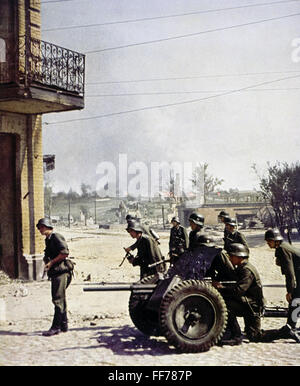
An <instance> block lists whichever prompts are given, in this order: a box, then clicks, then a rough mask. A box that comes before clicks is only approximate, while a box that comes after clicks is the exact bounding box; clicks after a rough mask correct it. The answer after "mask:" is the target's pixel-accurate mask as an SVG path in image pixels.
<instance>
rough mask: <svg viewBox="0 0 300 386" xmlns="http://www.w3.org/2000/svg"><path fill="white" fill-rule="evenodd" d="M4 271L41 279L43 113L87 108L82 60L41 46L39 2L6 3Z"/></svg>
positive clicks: (0, 226) (1, 176) (1, 154)
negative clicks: (39, 227)
mask: <svg viewBox="0 0 300 386" xmlns="http://www.w3.org/2000/svg"><path fill="white" fill-rule="evenodd" d="M0 9H1V19H0V165H1V167H0V268H1V269H2V270H4V271H5V272H6V273H7V274H9V275H10V276H11V277H14V278H24V279H37V278H38V269H39V267H38V266H39V265H40V266H41V264H38V262H39V261H40V260H41V256H42V253H43V250H44V240H43V237H42V236H41V235H40V234H39V232H38V231H37V229H36V227H35V224H36V223H37V220H38V219H39V218H41V217H43V216H44V196H43V153H42V124H41V117H42V114H43V113H50V112H60V111H61V112H62V111H68V110H77V109H82V108H83V107H84V71H85V57H84V55H82V54H80V53H77V52H74V51H71V50H68V49H66V48H62V47H59V46H56V45H55V44H52V43H48V42H44V41H42V40H41V17H40V0H0Z"/></svg>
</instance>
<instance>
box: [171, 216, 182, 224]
mask: <svg viewBox="0 0 300 386" xmlns="http://www.w3.org/2000/svg"><path fill="white" fill-rule="evenodd" d="M173 221H176V222H177V223H178V224H180V220H179V217H178V216H174V217H172V220H171V222H173Z"/></svg>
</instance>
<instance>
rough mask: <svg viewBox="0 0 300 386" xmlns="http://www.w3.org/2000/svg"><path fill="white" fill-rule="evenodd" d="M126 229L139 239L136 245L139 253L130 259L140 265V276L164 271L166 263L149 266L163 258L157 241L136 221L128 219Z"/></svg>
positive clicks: (134, 264) (127, 250)
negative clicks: (144, 232) (145, 232)
mask: <svg viewBox="0 0 300 386" xmlns="http://www.w3.org/2000/svg"><path fill="white" fill-rule="evenodd" d="M126 230H127V232H128V233H129V234H130V236H131V237H132V238H133V239H136V240H137V241H136V243H135V244H134V245H135V246H136V248H137V250H138V254H137V256H136V257H134V258H129V259H128V261H129V263H131V264H132V265H133V266H137V265H139V266H140V278H141V279H142V278H143V277H146V276H149V275H154V274H156V273H157V272H164V270H165V264H164V263H162V264H158V265H157V266H156V267H151V268H149V267H148V266H149V264H153V263H155V262H157V261H161V260H163V256H162V253H161V251H160V249H159V247H158V245H157V243H156V242H155V241H154V240H153V239H152V238H150V237H148V236H147V235H144V234H143V229H142V228H141V226H140V224H138V223H136V222H135V221H128V225H127V228H126ZM129 250H131V249H130V247H129V248H125V251H126V252H129Z"/></svg>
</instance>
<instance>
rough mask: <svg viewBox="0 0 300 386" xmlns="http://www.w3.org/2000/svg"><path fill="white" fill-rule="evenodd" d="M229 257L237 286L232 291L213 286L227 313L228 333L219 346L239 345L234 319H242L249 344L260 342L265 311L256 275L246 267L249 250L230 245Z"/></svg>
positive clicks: (259, 283) (239, 338) (234, 244)
mask: <svg viewBox="0 0 300 386" xmlns="http://www.w3.org/2000/svg"><path fill="white" fill-rule="evenodd" d="M229 256H230V260H231V263H232V264H233V266H236V269H235V274H236V276H237V281H236V284H235V285H234V286H232V287H227V288H226V287H223V286H222V285H220V284H219V283H217V282H215V283H213V285H214V287H216V288H218V289H219V290H220V292H221V294H222V296H223V297H224V300H225V302H226V305H227V309H228V323H227V330H226V331H225V333H224V336H223V338H222V340H221V342H220V344H221V345H223V344H229V345H238V344H241V343H242V334H241V329H240V326H239V324H238V321H237V316H243V318H244V322H245V332H246V335H247V337H248V339H249V340H250V341H251V342H258V341H260V340H261V337H262V331H261V315H262V311H263V307H264V297H263V292H262V284H261V280H260V276H259V273H258V272H257V270H256V268H255V267H254V266H253V265H252V264H250V263H249V261H248V257H249V251H248V248H247V247H246V246H245V245H243V244H239V243H232V244H231V246H230V250H229Z"/></svg>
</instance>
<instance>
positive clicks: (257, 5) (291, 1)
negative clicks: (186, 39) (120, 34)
mask: <svg viewBox="0 0 300 386" xmlns="http://www.w3.org/2000/svg"><path fill="white" fill-rule="evenodd" d="M65 1H72V0H65ZM299 1H300V0H287V1H286V0H285V1H282V0H281V1H273V2H269V3H255V4H246V5H240V6H235V7H226V8H215V9H208V10H201V11H193V12H185V13H180V14H173V15H165V16H154V17H144V18H139V19H129V20H119V21H110V22H104V23H93V24H85V25H84V24H83V25H73V26H63V27H53V28H45V29H43V31H44V32H50V31H59V30H68V29H78V28H91V27H102V26H107V25H115V24H128V23H137V22H143V21H151V20H160V19H171V18H177V17H184V16H193V15H200V14H205V13H214V12H224V11H232V10H235V9H243V8H253V7H261V6H270V5H276V4H286V3H294V2H299ZM58 2H60V1H58ZM43 3H54V1H49V2H48V1H45V2H43Z"/></svg>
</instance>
